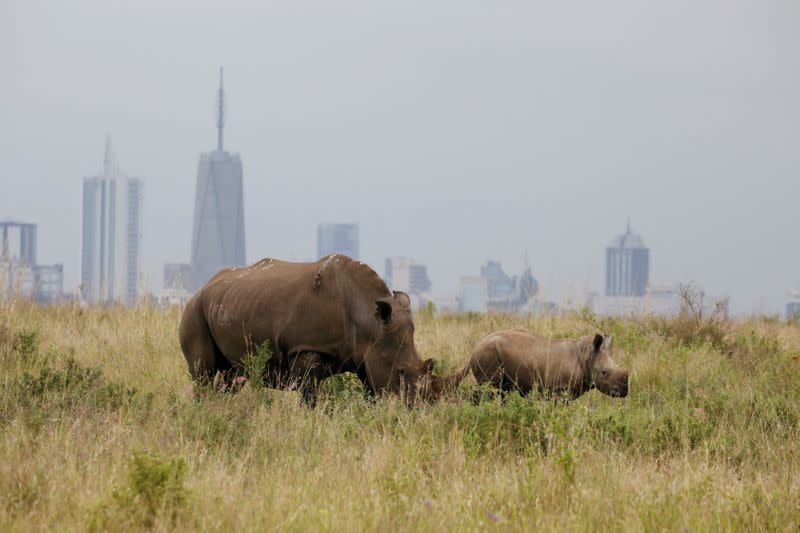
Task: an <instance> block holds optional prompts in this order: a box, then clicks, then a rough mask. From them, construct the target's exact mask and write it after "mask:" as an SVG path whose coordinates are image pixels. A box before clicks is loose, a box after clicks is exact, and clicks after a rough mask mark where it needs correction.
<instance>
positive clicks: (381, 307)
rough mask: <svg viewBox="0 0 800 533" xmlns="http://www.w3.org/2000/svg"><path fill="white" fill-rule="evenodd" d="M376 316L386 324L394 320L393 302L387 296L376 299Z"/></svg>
mask: <svg viewBox="0 0 800 533" xmlns="http://www.w3.org/2000/svg"><path fill="white" fill-rule="evenodd" d="M375 316H376V317H378V318H380V319H381V321H382V322H383V323H384V324H388V323H389V322H390V321H391V320H392V304H391V302H389V301H388V299H387V298H381V299H380V300H375Z"/></svg>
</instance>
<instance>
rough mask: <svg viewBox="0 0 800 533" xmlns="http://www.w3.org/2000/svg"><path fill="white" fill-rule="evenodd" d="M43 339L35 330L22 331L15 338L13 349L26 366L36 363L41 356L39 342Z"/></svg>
mask: <svg viewBox="0 0 800 533" xmlns="http://www.w3.org/2000/svg"><path fill="white" fill-rule="evenodd" d="M40 340H41V337H40V335H39V332H38V331H37V330H35V329H26V330H22V331H20V332H19V333H17V334H16V335H15V336H14V341H13V343H12V349H13V350H14V351H15V352H17V353H18V354H19V358H20V360H21V361H22V363H23V364H24V365H29V364H31V363H33V362H35V361H36V358H37V357H38V355H39V342H40Z"/></svg>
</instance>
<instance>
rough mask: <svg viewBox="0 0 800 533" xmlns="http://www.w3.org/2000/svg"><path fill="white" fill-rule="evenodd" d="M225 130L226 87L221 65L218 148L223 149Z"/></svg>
mask: <svg viewBox="0 0 800 533" xmlns="http://www.w3.org/2000/svg"><path fill="white" fill-rule="evenodd" d="M224 130H225V88H224V87H223V85H222V67H219V90H218V91H217V150H219V151H222V134H223V133H224Z"/></svg>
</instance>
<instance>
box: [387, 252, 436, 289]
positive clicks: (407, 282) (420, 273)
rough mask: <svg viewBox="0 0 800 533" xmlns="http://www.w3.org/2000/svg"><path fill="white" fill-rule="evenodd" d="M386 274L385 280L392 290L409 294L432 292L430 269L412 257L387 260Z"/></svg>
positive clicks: (389, 258)
mask: <svg viewBox="0 0 800 533" xmlns="http://www.w3.org/2000/svg"><path fill="white" fill-rule="evenodd" d="M385 272H386V273H385V274H384V277H383V280H384V281H385V282H386V285H388V287H389V288H390V289H392V290H395V291H403V292H406V293H408V294H425V293H428V292H430V290H431V280H430V278H429V277H428V267H427V266H425V265H421V264H419V263H416V262H414V260H413V259H411V258H410V257H388V258H386V270H385Z"/></svg>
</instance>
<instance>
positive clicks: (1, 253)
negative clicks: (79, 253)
mask: <svg viewBox="0 0 800 533" xmlns="http://www.w3.org/2000/svg"><path fill="white" fill-rule="evenodd" d="M63 289H64V267H63V265H39V264H37V262H36V224H27V223H24V222H14V221H10V220H9V221H4V222H0V299H7V298H12V297H13V298H17V297H19V298H27V299H34V300H36V301H37V302H39V303H54V302H57V301H59V300H61V298H62V296H63Z"/></svg>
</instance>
